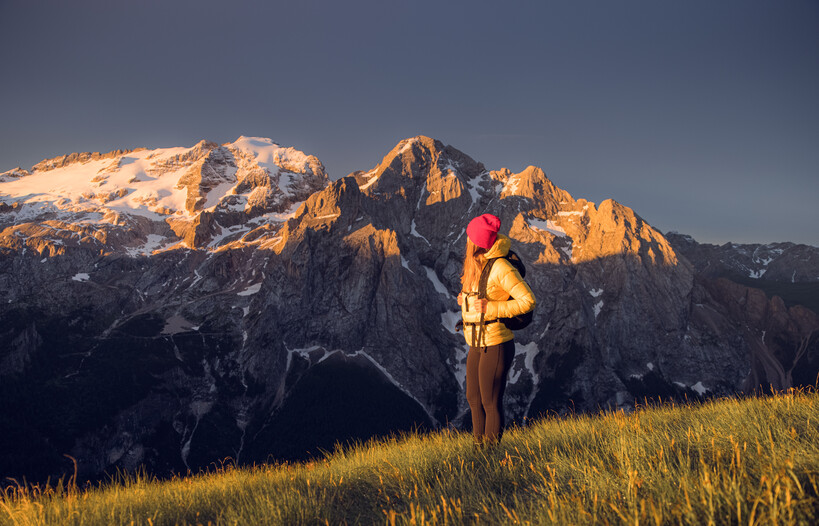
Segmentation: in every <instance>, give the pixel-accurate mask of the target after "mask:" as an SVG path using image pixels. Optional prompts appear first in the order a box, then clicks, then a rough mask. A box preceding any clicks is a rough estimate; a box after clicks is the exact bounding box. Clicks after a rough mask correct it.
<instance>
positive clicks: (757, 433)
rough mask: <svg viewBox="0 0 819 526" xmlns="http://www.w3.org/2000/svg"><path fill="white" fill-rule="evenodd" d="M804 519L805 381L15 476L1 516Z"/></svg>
mask: <svg viewBox="0 0 819 526" xmlns="http://www.w3.org/2000/svg"><path fill="white" fill-rule="evenodd" d="M474 522H479V523H482V524H483V523H488V524H510V523H519V524H530V523H531V524H696V525H706V524H750V525H755V524H777V525H779V524H816V523H817V522H819V394H817V393H815V392H801V391H792V392H789V393H785V394H780V395H776V396H773V397H769V398H754V399H745V400H732V399H731V400H719V401H712V402H708V403H705V404H702V405H695V406H662V407H653V408H644V409H641V410H638V411H636V412H633V413H631V414H623V413H620V412H612V413H606V414H600V415H595V416H573V417H569V418H547V419H544V420H541V421H538V422H535V423H534V424H532V425H530V426H529V427H526V428H517V429H512V430H509V431H508V432H507V433H506V434H505V436H504V437H503V440H502V442H501V444H500V445H498V446H495V447H491V448H487V449H475V448H474V447H473V445H472V440H471V437H470V436H469V435H467V434H464V433H460V432H453V431H443V432H437V433H431V434H427V435H410V436H404V437H396V438H391V439H382V440H374V441H370V442H367V443H364V444H357V445H354V446H351V447H348V448H344V449H341V450H338V451H336V452H334V453H333V454H331V455H329V456H328V457H327V458H326V459H323V460H319V461H315V462H309V463H298V464H278V465H261V466H256V467H252V468H234V467H231V466H226V467H223V468H219V469H217V470H214V472H212V473H208V474H201V475H197V476H187V477H181V478H176V479H173V480H166V481H158V480H155V479H153V478H151V477H149V476H147V475H144V474H142V475H136V476H130V477H122V478H121V479H120V480H118V481H113V482H111V483H108V484H104V485H102V486H100V487H95V488H90V489H84V490H79V489H76V487H74V486H73V485H65V484H63V485H62V486H58V487H51V488H45V489H43V488H38V487H28V488H15V489H10V490H8V491H7V492H6V494H5V495H2V496H0V524H20V525H29V524H152V525H154V524H344V523H349V524H379V523H380V524H460V523H474Z"/></svg>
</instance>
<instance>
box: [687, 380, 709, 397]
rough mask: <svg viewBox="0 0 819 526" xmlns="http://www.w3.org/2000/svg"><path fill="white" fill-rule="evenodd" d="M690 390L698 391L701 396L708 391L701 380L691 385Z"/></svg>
mask: <svg viewBox="0 0 819 526" xmlns="http://www.w3.org/2000/svg"><path fill="white" fill-rule="evenodd" d="M691 390H692V391H696V392H698V393H699V394H700V396H703V395H704V394H705V393H706V392H707V391H708V389H707V388H706V387H705V386H704V385H702V382H697V383H695V384H694V385H692V386H691Z"/></svg>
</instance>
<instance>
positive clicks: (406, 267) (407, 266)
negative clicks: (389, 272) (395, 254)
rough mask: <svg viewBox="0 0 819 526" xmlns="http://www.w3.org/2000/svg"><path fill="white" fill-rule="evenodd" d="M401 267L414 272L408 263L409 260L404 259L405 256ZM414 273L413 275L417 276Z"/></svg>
mask: <svg viewBox="0 0 819 526" xmlns="http://www.w3.org/2000/svg"><path fill="white" fill-rule="evenodd" d="M401 266H402V267H404V268H405V269H407V270H409V271H410V272H412V269H411V268H409V263H408V262H407V260H406V259H405V258H404V255H403V254H401ZM412 273H413V274H415V272H412Z"/></svg>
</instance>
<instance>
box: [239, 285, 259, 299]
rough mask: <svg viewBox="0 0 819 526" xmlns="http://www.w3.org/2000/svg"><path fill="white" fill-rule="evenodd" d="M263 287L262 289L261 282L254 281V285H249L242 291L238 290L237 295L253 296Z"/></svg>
mask: <svg viewBox="0 0 819 526" xmlns="http://www.w3.org/2000/svg"><path fill="white" fill-rule="evenodd" d="M261 289H262V284H261V283H254V284H253V285H251V286H249V287H247V288H246V289H245V290H243V291H242V292H237V293H236V295H237V296H251V295H253V294H256V293H258V292H259V291H260V290H261Z"/></svg>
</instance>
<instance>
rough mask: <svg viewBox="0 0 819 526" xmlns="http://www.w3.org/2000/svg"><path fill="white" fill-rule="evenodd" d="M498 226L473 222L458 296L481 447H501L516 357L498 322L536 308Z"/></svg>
mask: <svg viewBox="0 0 819 526" xmlns="http://www.w3.org/2000/svg"><path fill="white" fill-rule="evenodd" d="M500 225H501V221H500V219H499V218H498V217H496V216H494V215H492V214H483V215H481V216H478V217H476V218H475V219H473V220H472V221H470V222H469V226H467V227H466V236H467V241H466V256H465V257H464V268H463V274H462V275H461V293H460V294H458V304H459V305H460V306H461V315H462V316H463V329H464V337H465V338H466V342H467V343H468V344H469V355H468V356H467V358H466V399H467V401H468V402H469V408H470V409H471V410H472V434H473V436H474V438H475V442H476V443H477V444H484V443H489V444H492V443H497V442H498V441H499V440H500V438H501V435H502V433H503V427H504V415H503V392H504V390H505V388H506V377H507V373H508V372H509V368H510V367H511V365H512V359H513V358H514V357H515V341H514V337H515V335H514V333H512V331H511V330H509V328H507V326H506V325H505V324H504V323H503V322H501V321H500V318H511V317H514V316H518V315H521V314H525V313H528V312H531V311H532V310H533V309H534V308H535V295H534V294H533V293H532V289H531V288H529V285H527V284H526V282H525V281H523V278H522V277H521V275H520V273H519V272H518V270H517V269H516V268H515V266H514V265H513V264H512V263H510V262H509V260H507V259H506V257H507V255H509V248H510V246H511V241H510V240H509V238H508V237H506V236H504V235H502V234H498V230H500ZM492 260H494V261H492ZM482 285H483V286H482Z"/></svg>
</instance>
